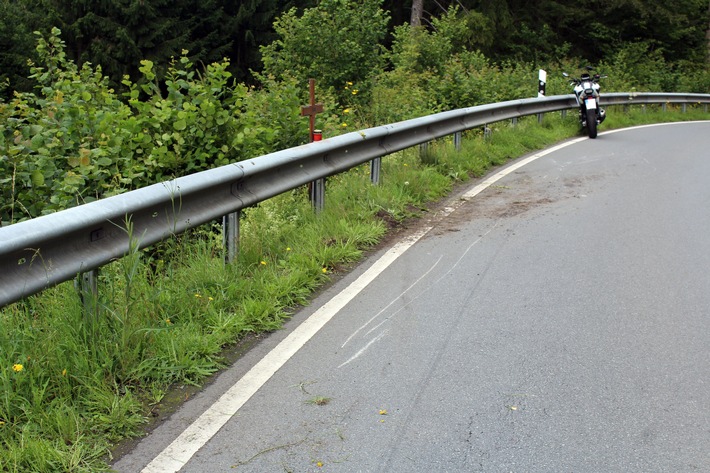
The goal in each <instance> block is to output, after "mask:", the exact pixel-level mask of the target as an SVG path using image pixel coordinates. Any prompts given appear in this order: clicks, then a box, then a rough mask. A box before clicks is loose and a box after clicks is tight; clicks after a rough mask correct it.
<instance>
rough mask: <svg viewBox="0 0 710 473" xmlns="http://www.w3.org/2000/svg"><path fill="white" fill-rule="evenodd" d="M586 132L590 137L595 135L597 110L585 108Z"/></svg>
mask: <svg viewBox="0 0 710 473" xmlns="http://www.w3.org/2000/svg"><path fill="white" fill-rule="evenodd" d="M587 132H588V133H589V137H590V138H596V137H597V111H596V110H587Z"/></svg>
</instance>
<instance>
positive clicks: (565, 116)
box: [561, 108, 567, 120]
mask: <svg viewBox="0 0 710 473" xmlns="http://www.w3.org/2000/svg"><path fill="white" fill-rule="evenodd" d="M561 116H562V119H563V120H564V119H565V118H567V109H566V108H565V109H564V110H562V115H561Z"/></svg>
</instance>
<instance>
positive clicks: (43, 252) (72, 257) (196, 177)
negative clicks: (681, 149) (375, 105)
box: [0, 93, 710, 307]
mask: <svg viewBox="0 0 710 473" xmlns="http://www.w3.org/2000/svg"><path fill="white" fill-rule="evenodd" d="M663 103H674V104H676V103H679V104H698V103H701V104H708V103H710V94H666V93H636V94H629V93H610V94H604V95H603V96H602V100H601V104H602V105H623V104H631V105H633V104H663ZM572 108H576V102H575V99H574V96H573V95H560V96H554V97H544V98H534V99H522V100H511V101H507V102H502V103H496V104H489V105H481V106H476V107H469V108H462V109H458V110H452V111H449V112H442V113H438V114H435V115H429V116H425V117H421V118H416V119H413V120H407V121H403V122H399V123H394V124H390V125H384V126H379V127H375V128H369V129H365V130H361V131H358V132H352V133H348V134H345V135H341V136H336V137H333V138H329V139H327V140H324V141H318V142H314V143H310V144H307V145H303V146H299V147H296V148H290V149H286V150H283V151H279V152H276V153H271V154H267V155H264V156H260V157H257V158H254V159H248V160H245V161H241V162H237V163H234V164H229V165H226V166H222V167H219V168H215V169H212V170H208V171H204V172H199V173H196V174H192V175H189V176H185V177H181V178H178V179H174V180H171V181H166V182H163V183H159V184H154V185H151V186H148V187H145V188H142V189H138V190H135V191H131V192H127V193H125V194H121V195H117V196H114V197H109V198H106V199H103V200H99V201H96V202H92V203H89V204H85V205H81V206H78V207H74V208H71V209H68V210H64V211H61V212H57V213H55V214H50V215H46V216H42V217H38V218H35V219H33V220H28V221H24V222H20V223H16V224H14V225H10V226H7V227H3V228H0V268H2V271H0V307H3V306H5V305H7V304H10V303H12V302H15V301H18V300H20V299H22V298H24V297H27V296H29V295H31V294H35V293H37V292H40V291H42V290H43V289H45V288H47V287H51V286H53V285H56V284H59V283H61V282H64V281H67V280H70V279H72V278H74V277H76V276H77V275H78V274H81V273H86V272H88V271H91V270H94V269H96V268H98V267H100V266H103V265H105V264H107V263H109V262H110V261H112V260H115V259H117V258H121V257H122V256H123V255H125V254H126V253H127V252H128V251H129V245H130V238H129V232H128V230H127V228H128V227H129V225H127V222H128V221H130V227H131V234H132V238H134V239H136V240H137V241H138V245H139V247H140V248H144V247H147V246H150V245H152V244H154V243H156V242H158V241H161V240H164V239H166V238H169V237H170V236H172V235H175V234H178V233H181V232H183V231H185V230H187V229H189V228H193V227H195V226H198V225H201V224H203V223H206V222H209V221H212V220H214V219H217V218H220V217H223V216H225V215H227V214H230V213H233V212H236V211H239V210H241V209H243V208H245V207H248V206H250V205H253V204H256V203H258V202H261V201H264V200H266V199H269V198H271V197H273V196H276V195H278V194H281V193H283V192H286V191H289V190H291V189H295V188H297V187H299V186H302V185H304V184H307V183H309V182H312V181H315V180H317V179H321V178H324V177H328V176H331V175H334V174H337V173H340V172H343V171H346V170H348V169H351V168H353V167H355V166H358V165H360V164H363V163H365V162H367V161H369V160H371V159H374V158H378V157H382V156H385V155H387V154H390V153H393V152H395V151H399V150H402V149H406V148H409V147H411V146H415V145H418V144H422V143H426V142H428V141H431V140H433V139H436V138H440V137H443V136H447V135H451V134H454V133H457V132H461V131H464V130H469V129H472V128H476V127H480V126H483V125H485V124H489V123H494V122H498V121H502V120H509V119H513V118H517V117H522V116H526V115H536V114H542V113H546V112H553V111H558V110H566V109H572Z"/></svg>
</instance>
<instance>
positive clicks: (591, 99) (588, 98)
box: [562, 66, 606, 138]
mask: <svg viewBox="0 0 710 473" xmlns="http://www.w3.org/2000/svg"><path fill="white" fill-rule="evenodd" d="M585 69H586V72H584V73H583V74H582V76H581V77H578V78H577V77H571V78H570V85H571V86H573V87H574V96H575V98H576V99H577V105H578V106H579V121H580V123H581V124H582V128H586V129H587V132H588V134H589V137H590V138H596V137H597V126H598V125H599V124H601V122H603V121H604V119H605V118H606V112H605V111H604V109H602V108H601V107H599V89H600V87H599V79H602V78H604V77H606V76H600V75H599V74H594V76H591V75H590V72H591V71H593V69H592V67H590V66H587V67H586V68H585ZM562 75H563V76H565V77H570V76H569V74H567V73H566V72H563V73H562Z"/></svg>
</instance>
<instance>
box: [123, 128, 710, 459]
mask: <svg viewBox="0 0 710 473" xmlns="http://www.w3.org/2000/svg"><path fill="white" fill-rule="evenodd" d="M709 132H710V122H700V123H684V124H672V125H659V126H651V127H641V128H634V129H628V130H621V131H617V132H607V133H601V134H600V135H599V138H598V139H596V140H588V139H578V140H573V141H571V142H568V143H565V144H563V146H559V147H556V148H554V149H551V150H547V151H546V152H543V153H538V154H536V155H534V156H529V157H527V158H526V159H524V160H519V161H518V162H516V163H513V164H512V165H511V166H509V167H508V168H506V169H504V170H503V171H502V173H501V175H500V176H497V177H496V179H497V180H496V181H495V182H490V181H489V182H486V183H484V184H481V185H479V186H477V187H475V188H473V189H471V190H468V191H466V192H465V193H464V194H461V195H458V196H456V198H454V199H452V200H450V201H449V202H448V206H445V207H442V208H441V209H440V210H439V211H438V213H437V215H433V216H432V217H431V219H429V220H427V221H425V222H422V224H421V225H422V227H421V228H417V229H415V230H414V231H413V233H412V235H410V236H409V238H405V239H403V240H402V242H400V243H399V244H397V245H394V246H393V247H388V248H383V249H381V250H380V251H379V252H377V253H376V254H373V255H371V257H369V258H368V259H367V260H366V261H365V262H364V263H363V264H362V265H360V266H358V268H356V270H355V271H353V272H352V274H349V275H347V276H346V277H344V278H343V279H342V280H340V281H338V282H337V283H336V284H334V285H333V286H332V287H330V288H329V289H328V290H327V291H325V292H324V293H323V294H321V295H320V296H319V297H318V298H317V299H316V300H315V301H314V303H313V304H312V306H311V307H308V308H306V309H304V310H303V311H301V312H300V313H299V314H297V315H296V316H295V317H294V320H293V321H291V322H290V323H289V325H288V327H287V329H286V330H283V331H280V332H279V333H276V334H274V335H273V336H270V337H268V338H267V339H266V340H264V341H263V342H262V343H260V344H259V345H258V346H256V347H255V348H254V349H252V350H251V351H250V352H249V353H247V354H246V355H245V356H244V357H243V358H241V359H240V360H239V361H238V362H237V363H236V364H235V365H234V367H233V368H231V369H230V370H229V371H227V372H225V373H223V374H222V375H221V376H220V377H219V379H217V381H216V382H215V383H214V384H213V385H211V386H210V387H209V388H208V389H206V390H205V391H204V392H202V393H201V394H200V395H199V396H197V397H196V398H195V399H194V400H193V401H191V402H189V403H187V404H186V405H185V406H184V407H183V408H182V409H181V410H179V411H178V412H177V413H175V414H174V415H173V416H172V418H171V419H170V420H168V421H167V422H165V423H164V424H163V425H161V426H160V427H159V428H157V429H156V430H155V431H154V432H153V433H152V434H151V435H150V436H148V437H146V439H144V441H142V442H141V443H140V444H139V445H138V446H137V447H136V448H135V449H134V450H133V451H132V452H131V453H130V454H128V455H126V456H124V457H122V458H121V459H120V460H118V461H117V462H116V463H115V465H114V467H115V468H116V470H117V471H120V472H126V473H128V472H140V471H143V472H146V473H148V472H152V471H156V472H157V471H160V472H165V471H177V470H178V469H179V470H180V471H182V472H185V473H187V472H190V473H194V472H220V471H224V472H234V471H236V472H284V471H289V472H291V471H292V472H310V471H323V472H358V471H362V472H627V471H633V472H674V473H676V472H706V471H710V409H709V408H708V402H709V400H710V133H709ZM523 164H524V165H523ZM304 327H305V328H304ZM260 360H266V361H260ZM250 370H251V371H250ZM272 373H273V376H272V375H271V374H272ZM245 375H246V376H245ZM235 383H236V387H232V386H235ZM230 387H231V390H229V389H230ZM225 391H226V392H227V394H226V395H222V393H223V392H225ZM252 393H253V395H252ZM215 402H216V404H214V403H215ZM210 406H212V407H210ZM186 429H187V430H186ZM205 442H207V443H206V444H205V445H204V446H203V443H205Z"/></svg>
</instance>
